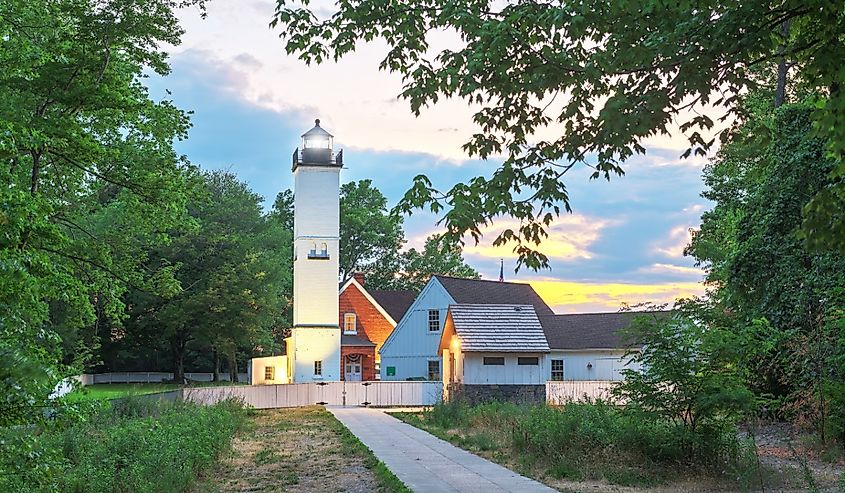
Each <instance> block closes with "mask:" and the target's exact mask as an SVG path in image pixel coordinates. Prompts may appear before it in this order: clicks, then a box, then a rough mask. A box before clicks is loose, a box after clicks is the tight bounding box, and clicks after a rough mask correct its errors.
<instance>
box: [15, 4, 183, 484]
mask: <svg viewBox="0 0 845 493" xmlns="http://www.w3.org/2000/svg"><path fill="white" fill-rule="evenodd" d="M196 3H198V2H192V1H175V0H151V1H149V2H131V1H126V0H104V1H98V2H91V1H88V0H56V1H46V0H32V1H23V0H3V1H0V40H2V42H0V66H2V67H3V69H2V70H0V163H1V164H2V165H0V183H2V184H3V186H2V187H0V231H2V233H0V307H2V308H0V354H3V357H0V375H2V379H3V386H2V394H3V396H4V397H3V398H2V399H0V416H2V417H3V419H0V421H2V425H0V434H2V436H0V441H3V443H4V445H3V447H0V489H3V487H2V484H3V478H6V477H8V475H9V474H10V473H14V472H15V471H20V470H31V469H36V470H37V469H38V468H41V467H42V466H45V465H48V464H47V461H46V460H44V459H43V458H42V456H41V455H40V452H39V451H35V450H32V449H31V448H29V445H28V443H29V442H28V441H27V440H29V438H31V437H32V436H34V435H35V433H33V432H32V430H30V429H29V428H19V427H17V426H13V425H29V424H33V423H39V424H41V425H44V426H47V425H48V424H49V423H47V422H45V421H44V419H43V418H44V417H45V416H46V415H54V416H64V415H65V414H62V413H59V414H53V413H51V412H49V411H47V412H45V407H46V408H49V407H53V406H54V405H55V404H56V403H55V402H53V401H51V400H49V399H48V395H49V393H50V391H52V389H53V386H54V385H55V383H56V382H57V381H58V380H59V379H61V378H62V377H64V376H67V375H68V374H73V373H77V372H79V371H80V370H81V365H82V363H83V361H80V359H81V358H79V357H77V356H84V355H85V354H84V352H85V351H82V352H81V353H77V354H70V355H67V356H68V357H67V360H66V361H64V362H63V361H62V356H63V355H62V338H61V337H60V335H64V336H66V337H65V340H70V339H74V338H76V339H78V340H80V341H83V340H90V339H89V335H90V332H93V331H96V330H97V328H98V327H99V326H100V324H101V322H103V321H105V320H111V321H115V322H116V321H119V320H121V319H122V317H123V315H124V313H123V312H124V306H123V303H122V299H121V298H122V295H123V294H124V292H125V291H126V289H128V287H129V286H135V287H138V288H141V289H145V290H149V291H157V292H162V293H165V292H168V291H172V290H173V289H174V287H175V286H174V283H173V282H172V281H173V280H172V276H171V275H170V270H169V269H168V268H166V267H163V268H162V269H160V270H153V271H149V270H146V269H143V268H141V265H142V264H143V263H144V261H145V258H144V253H145V252H146V251H147V250H148V248H149V246H150V245H152V244H160V243H162V242H164V241H166V239H167V234H166V233H165V231H168V230H171V229H173V228H175V227H177V226H178V225H179V224H181V223H182V221H183V219H184V215H185V203H186V201H187V199H188V196H189V195H190V193H191V189H192V176H193V174H194V171H193V168H192V167H191V166H190V164H189V163H188V162H187V161H186V160H185V159H184V158H182V157H180V156H179V155H178V154H176V152H175V151H174V150H173V142H174V141H175V140H177V139H181V138H184V137H185V136H186V132H187V129H188V127H189V122H188V118H187V115H186V114H185V113H184V112H183V111H181V110H179V109H177V108H175V107H174V106H173V104H172V103H171V102H170V101H166V100H165V101H160V102H155V101H153V100H151V99H150V97H149V95H148V93H147V90H146V88H145V87H144V86H143V85H142V84H141V79H142V78H143V77H145V74H146V73H149V72H155V73H158V74H160V75H164V74H166V73H167V71H168V66H167V63H166V53H165V52H164V51H163V49H162V48H161V46H163V45H166V44H169V45H176V44H178V43H179V39H180V36H181V34H182V30H181V28H180V27H179V25H178V21H177V19H176V17H175V15H174V14H173V9H174V8H175V7H177V6H178V5H188V4H196ZM83 349H84V348H83ZM10 355H11V356H10ZM63 363H69V364H70V365H65V364H63ZM20 403H25V406H24V407H20V406H19V404H20ZM7 406H8V407H7ZM21 411H25V412H21ZM6 418H10V419H6ZM20 429H26V430H27V433H26V436H24V437H23V438H22V440H21V441H13V440H12V441H7V440H6V438H7V436H6V434H7V432H8V433H13V432H14V430H20ZM27 436H28V437H29V438H27Z"/></svg>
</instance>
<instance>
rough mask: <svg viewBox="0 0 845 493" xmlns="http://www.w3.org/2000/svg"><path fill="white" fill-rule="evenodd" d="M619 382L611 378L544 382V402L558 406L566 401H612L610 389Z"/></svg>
mask: <svg viewBox="0 0 845 493" xmlns="http://www.w3.org/2000/svg"><path fill="white" fill-rule="evenodd" d="M619 383H620V382H616V381H612V380H566V381H548V382H546V402H547V403H548V404H551V405H553V406H559V405H562V404H565V403H567V402H585V401H595V400H599V399H601V400H603V401H606V402H611V401H613V398H612V396H611V394H610V391H611V390H612V389H613V386H614V385H617V384H619Z"/></svg>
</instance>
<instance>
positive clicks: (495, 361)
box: [484, 356, 505, 366]
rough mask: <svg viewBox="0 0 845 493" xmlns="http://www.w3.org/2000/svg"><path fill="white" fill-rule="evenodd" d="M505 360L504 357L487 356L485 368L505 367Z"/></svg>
mask: <svg viewBox="0 0 845 493" xmlns="http://www.w3.org/2000/svg"><path fill="white" fill-rule="evenodd" d="M504 365H505V358H504V357H503V356H485V357H484V366H504Z"/></svg>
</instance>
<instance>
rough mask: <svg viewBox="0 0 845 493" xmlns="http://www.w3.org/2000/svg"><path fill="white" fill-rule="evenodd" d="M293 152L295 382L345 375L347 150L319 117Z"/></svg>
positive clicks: (290, 348)
mask: <svg viewBox="0 0 845 493" xmlns="http://www.w3.org/2000/svg"><path fill="white" fill-rule="evenodd" d="M314 123H315V125H314V128H312V129H311V130H309V131H307V132H305V133H304V134H303V135H302V143H301V146H300V147H299V148H298V149H296V150H295V151H294V152H293V167H292V171H293V177H294V220H293V329H292V330H291V335H290V337H288V338H287V339H286V340H285V343H286V348H287V359H288V375H290V378H291V380H292V381H293V382H295V383H304V382H315V381H318V382H319V381H333V380H340V327H338V295H337V290H338V269H339V263H338V260H339V258H338V252H339V244H340V170H341V168H342V167H343V151H338V152H337V153H335V152H334V150H333V149H332V139H333V136H332V135H331V134H330V133H328V132H327V131H326V130H324V129H323V128H322V127H321V126H320V120H316V121H315V122H314Z"/></svg>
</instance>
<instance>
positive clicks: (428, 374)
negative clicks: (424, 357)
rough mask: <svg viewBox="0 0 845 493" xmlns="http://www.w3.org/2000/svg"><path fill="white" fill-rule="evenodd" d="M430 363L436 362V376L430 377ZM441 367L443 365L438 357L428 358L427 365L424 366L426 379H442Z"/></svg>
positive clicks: (437, 380) (434, 380)
mask: <svg viewBox="0 0 845 493" xmlns="http://www.w3.org/2000/svg"><path fill="white" fill-rule="evenodd" d="M432 363H437V373H436V375H437V378H431V364H432ZM442 367H443V365H442V364H441V363H440V360H439V359H430V360H428V365H427V366H426V376H428V379H429V380H431V381H432V382H439V381H440V380H442V379H443V368H442Z"/></svg>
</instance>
